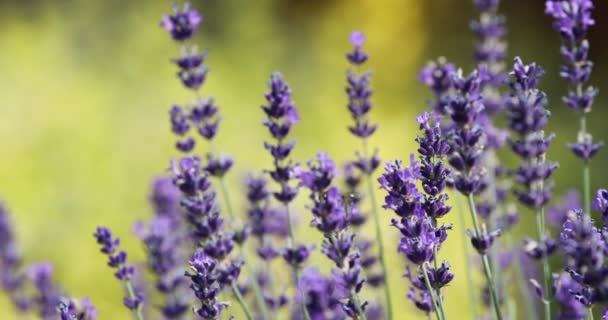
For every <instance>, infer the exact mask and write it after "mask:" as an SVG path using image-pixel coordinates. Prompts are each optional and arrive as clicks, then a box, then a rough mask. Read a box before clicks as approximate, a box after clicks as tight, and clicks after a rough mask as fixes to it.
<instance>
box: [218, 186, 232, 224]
mask: <svg viewBox="0 0 608 320" xmlns="http://www.w3.org/2000/svg"><path fill="white" fill-rule="evenodd" d="M219 180H220V187H221V188H222V195H223V196H224V203H226V211H227V212H228V215H229V216H230V220H231V221H230V222H231V223H235V222H236V221H235V217H234V211H233V210H232V203H231V202H230V194H229V193H228V188H227V187H226V182H225V181H224V177H220V179H219Z"/></svg>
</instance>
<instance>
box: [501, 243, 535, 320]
mask: <svg viewBox="0 0 608 320" xmlns="http://www.w3.org/2000/svg"><path fill="white" fill-rule="evenodd" d="M507 242H508V246H509V248H511V249H512V250H513V249H515V252H516V254H515V261H514V263H515V266H514V269H515V277H516V278H517V280H516V281H517V287H518V289H519V294H520V295H521V297H522V298H523V300H524V308H525V310H526V317H527V318H526V319H534V318H536V307H535V306H534V304H533V303H532V301H534V299H533V298H532V292H531V291H530V290H528V281H527V280H526V276H525V274H524V271H523V270H522V266H523V261H522V259H521V255H520V254H519V249H517V248H515V246H514V245H513V237H512V236H511V235H510V234H507Z"/></svg>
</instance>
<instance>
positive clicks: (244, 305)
mask: <svg viewBox="0 0 608 320" xmlns="http://www.w3.org/2000/svg"><path fill="white" fill-rule="evenodd" d="M231 287H232V293H233V294H234V296H235V297H236V300H237V301H238V302H239V304H240V305H241V309H243V311H244V312H245V316H246V317H247V319H248V320H253V319H254V318H253V316H252V315H251V311H250V310H249V307H248V306H247V303H245V300H243V295H241V291H240V290H239V288H238V287H237V286H236V283H235V282H233V283H232V285H231Z"/></svg>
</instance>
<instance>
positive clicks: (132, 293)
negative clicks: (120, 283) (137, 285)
mask: <svg viewBox="0 0 608 320" xmlns="http://www.w3.org/2000/svg"><path fill="white" fill-rule="evenodd" d="M125 287H126V288H127V293H128V294H129V298H131V300H133V301H135V300H136V299H137V296H136V295H135V290H133V285H132V284H131V281H130V280H126V281H125ZM142 306H143V304H140V305H139V306H138V307H137V309H136V310H135V315H136V316H137V320H144V315H143V313H142V311H141V309H142Z"/></svg>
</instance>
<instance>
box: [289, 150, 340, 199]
mask: <svg viewBox="0 0 608 320" xmlns="http://www.w3.org/2000/svg"><path fill="white" fill-rule="evenodd" d="M308 166H309V167H310V170H308V171H302V172H300V173H299V174H298V178H299V179H300V185H301V186H303V187H305V188H307V189H310V191H311V192H313V193H319V192H324V191H325V190H327V188H328V187H329V186H330V185H331V182H332V180H333V179H334V177H335V176H336V175H337V170H336V165H335V163H334V161H333V160H332V159H331V158H329V156H328V155H327V153H325V152H319V153H318V154H317V161H316V163H315V162H313V161H310V162H309V164H308Z"/></svg>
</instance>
